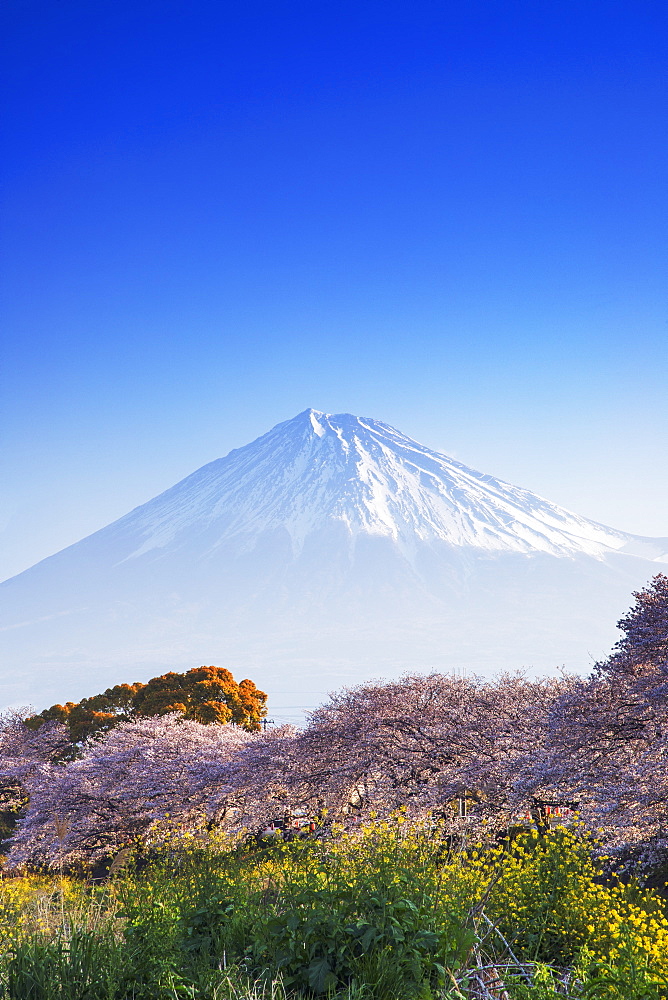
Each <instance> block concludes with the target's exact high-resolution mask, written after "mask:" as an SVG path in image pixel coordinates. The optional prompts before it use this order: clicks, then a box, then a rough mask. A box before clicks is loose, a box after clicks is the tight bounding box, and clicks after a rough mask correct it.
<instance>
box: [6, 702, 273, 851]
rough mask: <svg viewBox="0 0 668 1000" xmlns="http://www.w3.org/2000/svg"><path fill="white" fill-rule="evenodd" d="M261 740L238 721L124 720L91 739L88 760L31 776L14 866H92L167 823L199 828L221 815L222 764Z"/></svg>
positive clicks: (49, 767) (48, 768) (84, 756)
mask: <svg viewBox="0 0 668 1000" xmlns="http://www.w3.org/2000/svg"><path fill="white" fill-rule="evenodd" d="M43 728H44V727H42V728H41V729H40V730H38V732H37V734H35V735H39V734H40V733H41V732H42V730H43ZM257 738H258V736H256V735H255V734H253V733H249V732H247V731H245V730H243V729H241V728H239V727H237V726H230V725H225V726H208V725H203V724H201V723H198V722H192V721H189V720H184V719H183V718H182V716H180V715H178V714H172V715H167V716H161V717H152V718H147V719H142V720H140V721H137V722H126V723H123V724H121V725H119V726H117V727H115V728H114V729H113V730H111V731H110V732H109V733H107V734H106V735H105V736H104V737H102V738H99V739H96V740H91V741H89V742H88V743H87V744H86V745H85V747H84V749H83V753H82V756H81V757H80V758H78V759H75V760H72V761H69V762H67V763H64V764H47V765H43V766H41V767H38V768H37V769H35V770H33V771H32V772H31V773H30V775H29V777H28V778H27V780H26V786H27V790H28V792H29V794H30V806H29V808H28V811H27V814H26V816H25V817H24V818H23V819H22V820H20V822H19V824H18V827H17V831H16V835H15V837H14V840H13V844H12V849H11V852H10V855H9V859H8V860H9V865H10V867H14V868H15V867H19V866H22V865H26V864H30V865H48V864H51V865H55V864H61V863H65V864H66V865H70V866H71V865H77V864H88V863H90V862H92V861H95V860H98V859H101V858H105V857H109V856H110V855H113V854H114V853H116V852H117V851H118V850H120V849H121V848H123V847H126V846H128V845H130V844H131V843H133V842H135V841H136V840H137V839H138V838H141V839H144V840H145V839H146V838H147V837H148V836H150V834H151V832H152V831H155V830H157V829H158V828H159V827H160V826H161V825H162V826H163V827H164V826H165V825H169V826H172V827H173V826H174V825H177V826H180V827H181V828H184V827H187V828H191V829H192V828H196V827H198V826H200V825H202V824H204V823H206V822H207V821H210V820H211V821H220V819H221V818H222V816H223V815H224V811H225V808H226V802H225V799H224V797H220V796H219V797H218V801H217V806H216V811H215V812H210V811H209V806H208V802H209V799H212V798H213V796H212V794H211V793H212V791H213V788H214V785H215V781H216V780H217V775H218V774H219V773H220V768H221V763H222V762H224V761H226V760H229V758H230V757H231V756H233V755H234V754H236V753H237V752H238V751H239V750H240V749H241V748H242V747H243V746H244V745H245V744H246V743H248V742H249V741H252V740H253V739H257ZM207 776H208V777H207Z"/></svg>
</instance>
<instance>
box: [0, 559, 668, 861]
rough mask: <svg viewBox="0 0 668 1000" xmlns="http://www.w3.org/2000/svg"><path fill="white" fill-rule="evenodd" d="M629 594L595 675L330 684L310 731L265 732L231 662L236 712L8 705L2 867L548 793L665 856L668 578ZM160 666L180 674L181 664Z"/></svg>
mask: <svg viewBox="0 0 668 1000" xmlns="http://www.w3.org/2000/svg"><path fill="white" fill-rule="evenodd" d="M634 597H635V603H634V605H633V607H632V608H631V610H630V611H629V612H628V614H627V615H626V616H625V617H624V618H622V619H621V621H620V622H619V623H618V624H619V628H620V629H621V631H622V633H623V635H622V638H621V639H620V641H619V642H618V643H617V645H616V647H615V648H614V650H613V652H612V655H611V656H610V657H609V658H608V659H607V660H606V661H605V662H603V663H600V664H597V665H596V667H595V669H594V671H593V673H592V675H591V676H590V677H588V678H587V679H582V678H578V677H569V676H561V677H558V678H547V679H539V680H529V679H527V678H526V677H524V676H523V675H520V674H516V675H503V676H501V677H498V678H496V679H495V680H493V681H490V680H484V679H480V678H470V677H453V676H446V675H442V674H430V675H427V676H408V677H404V678H403V679H401V680H399V681H395V682H392V683H378V684H367V685H362V686H360V687H356V688H351V689H347V690H344V691H342V692H340V693H337V694H334V695H332V696H331V697H330V699H329V701H328V702H327V703H326V704H325V705H323V706H322V707H321V708H319V709H317V710H316V711H315V712H314V713H313V714H312V715H311V717H310V719H309V722H308V724H307V725H306V726H305V728H303V729H301V730H297V729H295V728H293V727H289V726H283V727H281V728H278V729H275V730H273V731H267V732H263V731H262V730H261V728H260V726H259V720H260V718H261V716H262V714H263V712H264V698H265V696H264V695H263V694H262V692H257V689H256V688H255V686H254V685H253V684H252V682H250V681H243V682H241V684H240V685H238V686H237V687H236V688H235V687H234V685H235V682H234V681H233V678H232V677H231V675H230V674H229V672H228V671H223V672H222V673H223V674H224V675H225V677H224V679H225V682H226V683H227V684H228V688H229V690H228V692H227V693H228V695H229V696H230V698H231V700H232V701H234V699H233V698H232V694H234V692H235V691H236V692H237V695H238V690H239V689H241V688H243V698H244V699H245V702H244V704H245V705H246V709H248V708H249V706H251V703H253V705H254V706H255V708H254V709H253V710H252V711H250V714H249V712H248V711H247V712H246V715H245V716H244V715H243V711H242V709H241V708H239V704H241V703H240V702H239V701H238V698H237V702H235V704H236V705H237V718H236V719H235V718H234V711H230V712H229V713H228V714H227V715H226V712H225V711H224V710H223V709H222V708H221V709H220V710H218V709H216V707H215V705H212V704H211V703H212V702H213V701H215V700H216V699H215V698H204V697H202V698H201V699H200V701H199V702H198V700H197V697H195V698H194V699H191V701H190V702H188V701H187V699H186V700H184V699H183V698H181V700H180V701H179V700H176V701H175V700H174V699H171V700H170V698H169V697H162V698H161V697H159V696H158V695H159V689H160V685H159V684H158V685H154V691H153V693H154V694H155V695H156V698H155V699H154V703H152V702H151V698H150V697H149V696H148V695H146V696H145V697H140V698H139V699H138V702H137V703H136V704H135V705H134V708H133V707H132V706H131V705H130V707H128V704H129V700H131V699H130V696H128V695H127V692H125V693H124V694H123V697H122V698H121V701H123V698H125V701H124V702H123V705H122V706H121V707H120V708H119V707H118V706H116V707H115V708H114V707H113V706H110V704H107V705H106V707H105V706H103V707H105V711H106V717H105V719H104V720H103V721H102V722H100V720H99V719H98V723H97V724H96V725H92V724H89V722H86V719H85V718H84V716H85V712H84V713H83V715H82V712H81V711H79V709H78V708H77V707H76V706H72V707H70V709H69V711H66V710H65V709H63V712H64V715H63V714H62V713H61V715H60V716H59V713H58V706H54V709H52V710H49V711H47V712H45V713H42V714H41V715H40V716H32V717H29V718H24V717H22V716H21V715H20V714H15V715H14V716H9V717H7V718H6V719H5V723H4V727H3V730H2V733H1V734H0V737H1V744H0V751H1V772H0V781H1V782H2V789H3V795H4V799H5V802H4V806H5V809H15V810H21V811H22V814H21V818H20V819H19V822H18V824H17V826H16V829H15V831H14V833H13V837H12V839H11V844H10V850H9V858H8V864H9V865H10V866H13V867H20V866H23V865H37V866H40V865H49V864H63V863H64V864H66V865H72V866H82V865H83V866H85V865H89V864H91V863H93V862H95V861H98V860H100V859H104V858H109V857H113V856H114V855H115V854H116V853H117V852H118V851H119V850H121V849H123V848H124V847H127V846H128V845H130V844H133V843H136V842H137V841H138V840H139V841H143V842H145V843H146V842H149V843H150V842H151V841H152V840H153V841H155V840H158V839H159V838H160V837H161V836H163V835H164V834H165V832H166V831H167V830H168V829H169V830H171V831H173V830H174V829H175V828H176V829H178V830H187V831H193V830H198V829H203V828H208V827H210V826H211V825H217V824H223V825H226V826H228V827H229V828H230V829H246V830H249V831H258V830H261V829H262V828H263V827H264V826H266V825H267V823H268V822H270V821H271V819H272V818H274V817H275V816H276V815H280V814H281V813H283V812H284V811H285V810H297V809H301V810H304V811H305V813H306V814H307V815H311V816H313V815H316V814H317V815H318V816H319V817H321V818H323V829H325V830H326V829H327V826H328V824H329V823H331V822H333V821H342V822H344V823H345V822H348V821H350V820H355V821H359V820H362V819H364V817H365V816H368V815H369V814H370V813H375V814H380V815H383V814H387V813H390V812H392V811H393V810H396V809H398V808H402V809H403V810H405V812H406V813H407V814H408V815H413V816H419V817H424V816H437V817H439V818H440V819H441V820H442V821H443V822H444V823H445V824H446V826H447V825H450V826H451V827H452V828H453V829H457V827H458V826H461V825H462V823H463V822H465V823H466V824H467V825H468V826H469V827H470V826H471V824H473V825H475V824H476V823H480V824H484V826H485V829H486V830H488V831H498V830H501V829H505V828H507V827H508V826H510V825H512V824H513V823H514V822H516V821H517V820H516V818H517V816H518V814H521V813H523V812H526V811H527V810H528V811H531V810H532V808H533V810H534V815H536V810H537V809H538V812H539V810H540V803H545V802H564V803H566V802H573V801H575V802H577V803H578V808H579V811H580V814H581V816H582V818H583V819H584V820H585V821H586V822H587V823H588V824H589V825H591V826H593V827H595V828H599V829H602V830H603V831H604V834H605V838H606V840H607V842H608V845H609V846H613V847H615V846H616V847H617V848H618V849H619V850H620V851H623V852H626V854H627V855H628V854H629V853H631V854H632V853H633V852H634V851H635V852H636V853H639V854H644V856H645V857H649V856H651V857H657V856H661V855H662V852H664V851H666V850H668V577H666V576H664V575H662V574H659V575H658V576H656V577H655V578H654V579H653V580H652V581H651V582H650V584H649V585H648V586H647V587H646V588H645V589H643V590H641V591H639V592H638V593H636V594H635V595H634ZM200 669H201V670H205V669H206V670H208V671H215V670H218V669H219V668H200ZM189 673H190V674H192V673H195V672H193V671H191V672H189ZM166 676H167V677H171V679H172V680H171V682H170V683H172V686H173V685H174V684H175V683H176V681H175V678H178V677H182V676H184V675H166ZM185 676H188V675H185ZM214 679H215V678H214ZM199 680H203V681H205V682H210V681H211V676H209V677H208V678H207V677H206V676H204V675H200V676H199V678H198V681H199ZM167 686H168V685H167ZM177 686H178V685H177ZM185 686H186V687H187V685H185ZM142 687H143V686H142ZM164 688H165V685H164V684H163V689H164ZM114 690H115V689H112V691H114ZM156 692H157V693H156ZM230 692H232V694H230ZM126 696H127V697H126ZM111 700H112V701H113V698H112V699H111ZM222 700H223V701H224V700H225V699H224V697H223V699H222ZM80 704H81V703H80ZM151 704H153V708H154V709H155V712H156V713H157V714H154V712H153V709H151V710H150V711H149V707H150V705H151ZM202 704H205V707H204V709H202V708H201V705H202ZM142 705H143V706H144V707H143V708H142ZM198 705H199V706H200V707H198ZM88 707H89V708H90V706H88ZM228 707H229V706H228ZM84 708H86V706H84ZM251 708H252V706H251ZM96 710H97V709H96ZM107 710H108V711H107ZM198 712H199V715H198ZM103 714H104V713H103ZM73 716H74V724H73V718H72V717H73ZM221 716H222V717H221ZM77 720H79V721H77ZM82 720H83V721H82ZM73 748H74V750H73ZM462 797H464V798H466V800H467V801H469V802H470V803H473V804H474V807H473V810H472V816H470V817H469V818H468V819H467V820H466V821H463V820H462V819H461V818H459V817H458V816H457V815H456V812H455V810H453V809H452V808H451V804H452V803H453V801H456V800H458V799H461V798H462Z"/></svg>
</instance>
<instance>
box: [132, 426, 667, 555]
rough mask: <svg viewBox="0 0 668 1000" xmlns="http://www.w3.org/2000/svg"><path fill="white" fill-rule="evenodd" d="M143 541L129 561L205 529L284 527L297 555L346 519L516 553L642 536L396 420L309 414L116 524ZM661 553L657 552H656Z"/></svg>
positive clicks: (221, 536) (247, 533) (244, 536)
mask: <svg viewBox="0 0 668 1000" xmlns="http://www.w3.org/2000/svg"><path fill="white" fill-rule="evenodd" d="M117 523H118V524H119V525H120V524H121V523H125V524H126V525H127V526H128V527H130V526H132V527H133V528H134V529H135V531H137V532H138V533H139V534H140V536H141V542H140V544H139V545H138V546H137V547H136V548H135V549H134V551H133V552H132V553H131V555H130V557H129V558H132V557H137V556H140V555H143V554H144V553H146V552H149V551H150V550H152V549H156V548H162V547H164V546H166V545H169V544H170V543H177V544H178V539H179V536H180V535H181V534H183V533H186V534H188V535H190V534H191V533H192V531H198V530H199V531H206V533H207V536H208V538H209V543H208V544H209V545H210V546H212V547H215V546H217V545H220V544H222V543H224V542H227V541H230V540H232V539H236V541H237V542H238V543H239V544H242V545H246V546H248V545H252V544H253V539H254V538H255V537H256V536H257V535H258V534H259V533H262V532H267V531H277V530H281V531H285V532H287V534H288V535H289V537H290V541H291V544H292V547H293V552H294V554H295V555H296V554H298V553H299V551H300V550H301V548H302V546H303V544H304V541H305V539H306V538H307V536H308V535H309V534H311V533H312V532H314V531H317V530H321V529H323V528H325V527H326V526H328V525H332V524H334V523H338V524H341V525H344V526H345V528H346V530H347V532H348V533H349V535H350V536H351V538H353V537H354V536H356V535H357V534H359V533H366V534H369V535H379V536H386V537H387V538H390V539H392V540H393V541H394V542H395V543H396V544H397V545H398V546H399V547H400V548H401V550H402V552H403V554H404V556H405V557H406V558H408V559H409V560H410V559H411V558H412V553H413V551H414V548H415V544H416V542H420V543H424V542H430V541H438V542H445V543H447V544H448V545H451V546H458V547H462V546H465V547H472V548H475V549H480V550H486V551H488V552H492V551H499V552H500V551H512V552H524V553H531V552H544V553H549V554H551V555H558V556H567V555H572V554H575V553H586V554H588V555H592V556H598V557H600V556H602V555H604V554H605V553H606V552H610V551H617V550H623V549H624V548H625V546H627V545H629V544H632V543H633V540H634V539H633V536H630V535H627V534H625V533H624V532H620V531H616V530H614V529H612V528H607V527H605V526H603V525H600V524H597V523H595V522H593V521H589V520H587V519H585V518H582V517H579V516H577V515H576V514H572V513H570V512H569V511H566V510H564V509H563V508H561V507H558V506H556V505H555V504H552V503H550V502H549V501H547V500H544V499H543V498H541V497H539V496H537V495H536V494H534V493H531V492H530V491H528V490H524V489H520V488H518V487H515V486H511V485H510V484H508V483H505V482H503V481H501V480H498V479H495V478H493V477H492V476H489V475H484V474H482V473H480V472H477V471H475V470H474V469H470V468H468V467H467V466H465V465H463V464H462V463H461V462H457V461H455V460H454V459H452V458H449V457H448V456H447V455H443V454H441V453H439V452H437V451H433V450H432V449H430V448H427V447H425V446H424V445H421V444H419V443H418V442H417V441H414V440H412V439H411V438H409V437H407V436H406V435H405V434H402V433H401V432H400V431H398V430H396V429H395V428H393V427H390V426H389V425H388V424H385V423H382V422H381V421H378V420H374V419H372V418H368V417H357V416H354V415H353V414H349V413H339V414H328V413H323V412H322V411H320V410H315V409H308V410H304V412H303V413H300V414H298V415H297V416H296V417H294V418H292V419H291V420H287V421H285V422H284V423H281V424H278V425H277V426H276V427H274V428H273V429H272V430H270V431H269V432H268V433H267V434H264V435H263V436H262V437H260V438H258V439H257V440H256V441H253V442H252V443H251V444H249V445H246V446H245V447H243V448H238V449H235V450H234V451H232V452H230V454H229V455H227V456H226V457H225V458H222V459H218V460H217V461H214V462H211V463H210V464H209V465H206V466H204V467H203V468H202V469H199V470H198V471H197V472H195V473H193V474H192V475H191V476H188V477H187V478H186V479H184V480H183V481H182V482H180V483H178V484H177V485H176V486H174V487H172V488H171V489H170V490H167V491H166V492H165V493H163V494H161V495H160V496H159V497H156V498H155V499H154V500H152V501H150V502H149V503H147V504H145V505H144V506H142V507H139V508H137V509H136V510H135V511H133V512H132V513H131V514H129V515H127V516H126V517H125V518H123V519H121V522H117ZM657 554H658V553H657Z"/></svg>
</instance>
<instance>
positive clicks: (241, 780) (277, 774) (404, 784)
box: [219, 674, 568, 825]
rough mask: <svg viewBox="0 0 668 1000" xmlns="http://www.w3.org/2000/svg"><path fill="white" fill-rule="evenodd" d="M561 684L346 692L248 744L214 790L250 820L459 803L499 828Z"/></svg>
mask: <svg viewBox="0 0 668 1000" xmlns="http://www.w3.org/2000/svg"><path fill="white" fill-rule="evenodd" d="M567 684H568V682H567V681H564V680H554V679H551V680H540V681H529V680H527V679H526V678H525V677H523V676H521V675H513V676H504V677H502V678H500V679H499V680H497V681H495V682H488V681H482V680H477V679H470V678H457V677H448V676H444V675H441V674H431V675H428V676H414V677H405V678H403V679H402V680H400V681H395V682H392V683H386V684H370V685H362V686H360V687H356V688H351V689H348V690H344V691H342V692H340V693H338V694H335V695H332V696H331V698H330V700H329V702H328V703H327V704H326V705H324V706H323V707H322V708H320V709H318V710H317V711H316V712H314V713H313V714H312V716H311V718H310V721H309V724H308V725H307V726H306V728H305V729H304V730H303V731H302V732H299V733H289V732H285V733H275V734H272V737H271V738H265V739H260V740H257V741H255V742H254V743H253V744H252V745H249V746H247V747H245V748H244V750H243V751H242V752H241V753H240V754H239V755H238V756H237V757H236V758H235V759H234V761H232V762H231V763H230V766H229V768H227V770H226V775H225V776H222V777H221V783H220V785H219V788H220V789H223V788H224V789H225V793H226V794H227V795H228V796H232V797H236V798H237V800H238V801H241V800H243V803H244V806H243V813H242V815H243V819H244V820H246V821H250V822H251V823H253V822H254V823H259V822H261V821H262V820H266V819H268V818H270V815H271V813H272V812H273V814H274V815H276V814H277V813H280V810H281V808H282V807H285V806H291V807H302V808H304V809H307V810H309V811H310V812H316V813H317V812H319V813H322V812H323V811H324V810H325V809H326V810H327V813H328V816H329V818H330V819H342V818H345V817H348V818H350V817H353V816H356V817H363V816H365V815H368V814H369V812H376V813H381V814H386V813H388V812H391V811H393V810H395V809H398V808H403V809H405V810H406V811H407V812H408V813H410V814H412V815H421V816H424V815H426V814H428V813H430V812H434V811H436V812H439V811H440V812H443V813H444V815H450V814H451V810H450V809H449V804H450V803H451V802H452V801H453V800H454V799H457V798H458V797H461V796H467V797H468V798H469V799H471V798H472V799H474V800H475V801H476V803H477V805H476V810H477V812H478V814H479V815H480V816H483V815H486V816H488V817H493V818H494V820H495V822H496V823H497V824H498V825H504V824H507V823H508V822H509V819H510V817H511V816H512V813H513V811H514V810H516V809H517V808H518V807H519V805H520V804H523V803H522V795H523V794H524V791H523V790H522V791H521V792H518V788H519V787H520V786H521V781H520V778H521V776H522V775H523V774H524V772H525V771H526V770H527V769H530V768H531V767H532V766H533V763H534V758H535V757H536V755H537V754H539V753H540V752H541V748H542V742H543V735H544V732H545V727H546V725H547V720H548V718H549V716H550V713H551V710H552V708H553V706H554V703H555V700H556V699H557V698H558V696H559V695H560V694H561V693H563V691H564V689H565V687H566V686H567Z"/></svg>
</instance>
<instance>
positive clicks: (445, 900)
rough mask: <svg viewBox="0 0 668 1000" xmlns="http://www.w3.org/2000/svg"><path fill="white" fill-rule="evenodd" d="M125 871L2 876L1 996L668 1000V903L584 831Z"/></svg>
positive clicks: (250, 854)
mask: <svg viewBox="0 0 668 1000" xmlns="http://www.w3.org/2000/svg"><path fill="white" fill-rule="evenodd" d="M124 860H125V859H124V858H121V859H119V862H123V861H124ZM117 868H118V869H119V870H118V871H117V872H116V874H114V875H113V876H112V878H111V879H110V881H109V882H108V883H106V884H104V885H93V886H91V885H88V884H86V883H85V882H83V881H81V882H79V881H74V880H70V879H62V880H61V879H58V878H56V879H53V878H51V877H45V876H44V877H43V876H30V877H23V878H7V879H5V880H4V881H3V882H0V935H1V941H0V997H2V998H12V1000H14V998H15V1000H24V998H25V1000H52V998H59V1000H131V998H134V1000H163V998H164V1000H180V998H191V1000H200V998H201V1000H205V998H206V1000H241V998H247V1000H260V998H264V1000H270V998H271V1000H288V998H304V997H312V996H316V997H328V998H334V997H336V998H339V1000H343V998H346V1000H411V998H415V1000H418V998H421V1000H429V998H432V1000H435V998H443V1000H445V998H452V1000H454V998H462V997H465V998H483V997H485V998H495V1000H523V998H528V997H532V998H533V997H535V998H545V1000H547V998H549V997H557V996H568V997H574V998H575V997H578V998H580V997H582V998H613V997H615V998H616V997H619V998H624V1000H653V998H656V1000H659V998H668V921H666V919H665V916H664V909H663V902H662V900H660V899H659V897H657V896H654V895H652V893H650V892H647V891H643V890H640V889H638V888H637V887H635V886H629V887H622V886H613V885H610V884H609V883H605V882H604V880H602V878H601V873H600V871H599V868H598V867H597V863H596V861H595V860H594V852H593V844H592V841H591V840H590V838H589V837H588V836H587V835H586V834H585V833H583V832H581V831H579V830H577V829H575V830H565V829H560V830H556V831H553V832H551V833H549V834H548V835H546V836H544V837H541V836H539V835H538V834H537V833H535V832H528V833H525V834H522V835H521V836H519V837H518V838H517V839H515V840H514V841H513V843H512V844H510V845H508V844H506V845H505V846H501V847H497V846H495V847H489V846H488V847H482V846H481V847H479V848H477V849H472V848H469V849H467V850H447V849H445V848H444V845H443V841H442V839H441V838H440V837H439V836H438V835H436V834H435V833H434V831H433V830H430V829H428V828H415V827H409V824H407V823H403V822H402V818H401V817H399V818H398V819H397V820H396V821H395V822H393V823H391V824H387V823H380V824H375V825H372V826H369V827H367V828H366V829H364V830H362V831H359V832H356V833H355V834H354V835H346V834H343V833H341V834H339V835H338V836H335V837H334V838H332V839H327V840H324V839H323V840H317V839H316V840H309V841H299V842H294V843H287V844H283V843H279V844H273V845H269V846H263V847H256V846H252V847H249V846H248V844H242V843H237V844H229V843H228V844H224V843H215V842H209V843H206V844H203V843H202V842H200V841H197V840H196V839H193V840H192V841H190V842H187V841H183V840H180V841H179V842H178V843H173V844H171V845H169V846H167V847H165V848H164V849H163V850H162V851H161V852H160V853H158V854H155V855H153V856H152V859H151V861H150V863H148V864H146V863H144V864H139V865H134V863H132V862H131V863H130V864H128V865H126V866H125V867H123V865H122V864H119V865H117Z"/></svg>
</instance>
